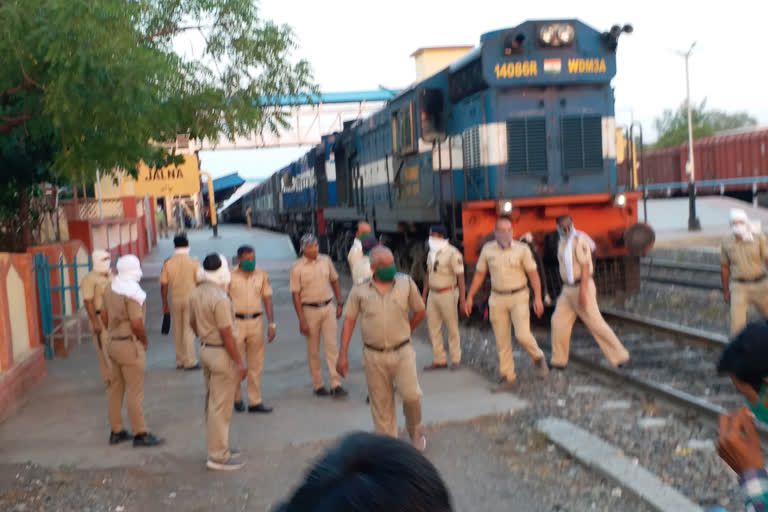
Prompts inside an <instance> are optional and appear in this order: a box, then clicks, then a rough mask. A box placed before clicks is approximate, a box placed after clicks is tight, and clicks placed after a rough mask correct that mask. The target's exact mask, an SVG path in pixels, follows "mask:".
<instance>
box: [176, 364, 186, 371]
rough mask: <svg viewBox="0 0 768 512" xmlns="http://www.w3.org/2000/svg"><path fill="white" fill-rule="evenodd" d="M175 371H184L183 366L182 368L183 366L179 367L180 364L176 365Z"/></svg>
mask: <svg viewBox="0 0 768 512" xmlns="http://www.w3.org/2000/svg"><path fill="white" fill-rule="evenodd" d="M176 369H177V370H183V369H184V366H183V365H180V364H177V365H176Z"/></svg>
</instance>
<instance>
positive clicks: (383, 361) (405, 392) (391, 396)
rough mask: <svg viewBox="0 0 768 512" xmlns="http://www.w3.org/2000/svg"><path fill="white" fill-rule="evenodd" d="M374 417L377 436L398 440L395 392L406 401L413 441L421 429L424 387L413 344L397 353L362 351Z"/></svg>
mask: <svg viewBox="0 0 768 512" xmlns="http://www.w3.org/2000/svg"><path fill="white" fill-rule="evenodd" d="M363 367H364V368H365V379H366V380H367V381H368V397H369V398H370V402H371V416H372V417H373V426H374V429H375V430H376V433H377V434H383V435H388V436H392V437H397V414H396V413H395V390H394V387H395V386H397V392H398V394H399V395H400V398H401V399H402V400H403V414H404V415H405V425H406V429H407V430H408V434H410V436H411V438H414V437H416V436H417V435H418V434H419V431H420V429H421V387H419V378H418V373H417V371H416V352H415V351H414V349H413V345H412V344H411V343H409V344H407V345H406V346H404V347H403V348H401V349H400V350H396V351H394V352H377V351H375V350H371V349H369V348H364V349H363Z"/></svg>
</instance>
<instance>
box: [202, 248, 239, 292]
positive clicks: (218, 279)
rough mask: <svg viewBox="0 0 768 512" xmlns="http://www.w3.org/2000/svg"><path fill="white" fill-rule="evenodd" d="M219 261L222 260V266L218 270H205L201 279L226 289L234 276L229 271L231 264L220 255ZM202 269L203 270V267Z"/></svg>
mask: <svg viewBox="0 0 768 512" xmlns="http://www.w3.org/2000/svg"><path fill="white" fill-rule="evenodd" d="M219 260H221V266H220V267H219V268H217V269H216V270H205V269H203V273H202V275H201V276H200V277H202V278H203V280H205V281H209V282H211V283H213V284H215V285H216V286H219V287H220V288H226V287H227V285H228V284H229V281H230V280H231V278H232V274H231V273H230V271H229V263H227V258H225V257H224V256H222V255H221V254H219ZM200 268H201V269H202V268H203V267H200Z"/></svg>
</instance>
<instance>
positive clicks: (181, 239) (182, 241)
mask: <svg viewBox="0 0 768 512" xmlns="http://www.w3.org/2000/svg"><path fill="white" fill-rule="evenodd" d="M173 246H174V247H189V240H187V235H185V234H183V233H182V234H181V235H176V236H175V237H173Z"/></svg>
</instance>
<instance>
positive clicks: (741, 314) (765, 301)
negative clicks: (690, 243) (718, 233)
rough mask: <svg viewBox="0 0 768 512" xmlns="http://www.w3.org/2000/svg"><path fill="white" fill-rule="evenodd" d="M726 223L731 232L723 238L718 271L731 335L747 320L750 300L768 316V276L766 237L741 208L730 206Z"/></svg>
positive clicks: (740, 328) (767, 245) (739, 330)
mask: <svg viewBox="0 0 768 512" xmlns="http://www.w3.org/2000/svg"><path fill="white" fill-rule="evenodd" d="M730 224H731V231H732V234H731V236H729V237H728V238H726V239H725V240H723V245H722V249H721V256H720V274H721V278H722V281H723V294H724V295H725V302H726V304H730V305H731V335H732V336H735V335H736V334H738V333H739V332H741V330H742V329H743V328H744V326H745V325H746V323H747V309H748V308H749V305H750V304H754V305H755V306H757V308H758V309H759V310H760V314H762V315H763V317H768V279H766V277H768V276H767V275H766V272H765V265H764V262H766V261H768V240H766V237H765V235H764V234H763V233H761V232H760V230H759V229H755V228H753V226H752V225H751V222H750V220H749V218H748V217H747V214H746V212H744V210H740V209H732V210H731V212H730ZM729 282H730V286H729Z"/></svg>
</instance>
